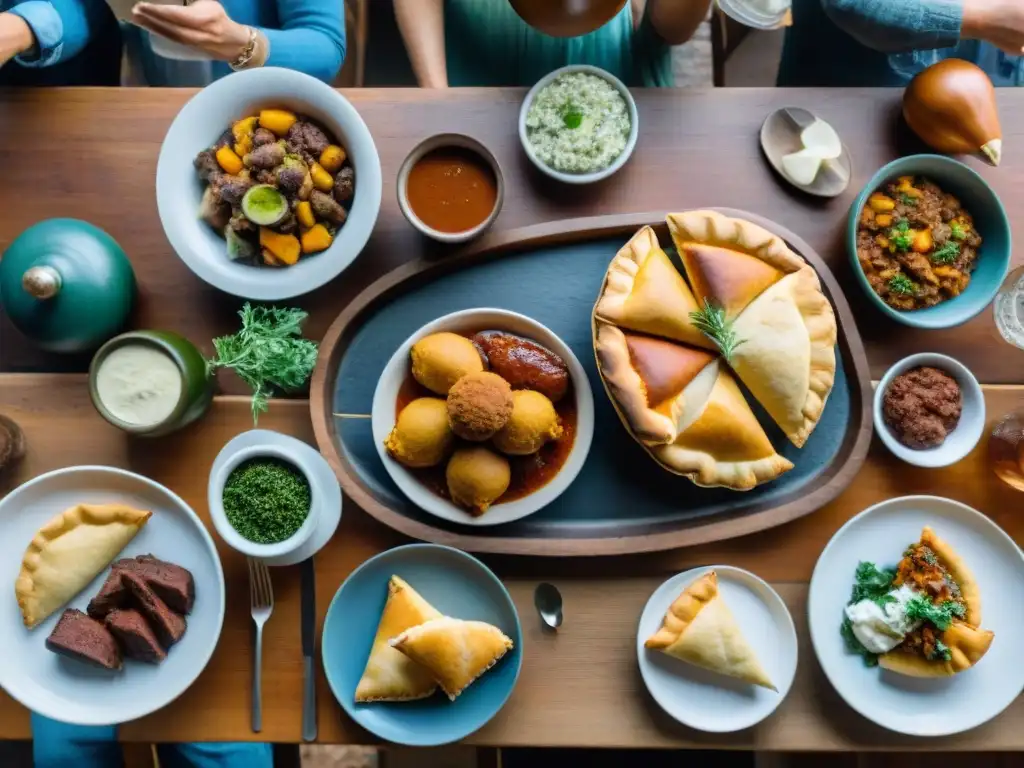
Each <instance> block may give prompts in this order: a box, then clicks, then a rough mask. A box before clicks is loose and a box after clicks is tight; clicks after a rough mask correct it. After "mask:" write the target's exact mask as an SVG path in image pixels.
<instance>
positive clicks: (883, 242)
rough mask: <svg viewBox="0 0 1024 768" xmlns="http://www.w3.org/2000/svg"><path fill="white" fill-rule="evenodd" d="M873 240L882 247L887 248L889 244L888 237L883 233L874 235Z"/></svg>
mask: <svg viewBox="0 0 1024 768" xmlns="http://www.w3.org/2000/svg"><path fill="white" fill-rule="evenodd" d="M875 242H876V243H878V244H879V245H880V246H882V247H883V248H888V247H889V245H890V243H889V238H888V237H886V236H885V235H876V236H875Z"/></svg>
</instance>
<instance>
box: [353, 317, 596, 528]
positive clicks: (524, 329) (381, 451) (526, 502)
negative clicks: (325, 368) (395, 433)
mask: <svg viewBox="0 0 1024 768" xmlns="http://www.w3.org/2000/svg"><path fill="white" fill-rule="evenodd" d="M485 330H498V331H507V332H508V333H514V334H516V335H518V336H523V337H525V338H527V339H531V340H532V341H535V342H537V343H538V344H540V345H541V346H544V347H547V348H548V349H549V350H551V351H552V352H554V353H555V354H556V355H558V356H559V357H561V358H562V360H564V361H565V364H566V366H567V367H568V368H569V376H570V377H571V379H572V391H573V396H574V397H575V398H576V438H575V440H574V441H573V446H572V450H571V451H570V452H569V457H568V458H567V459H566V460H565V464H564V465H563V466H562V469H561V470H560V471H559V472H558V474H556V475H555V476H554V478H552V480H551V481H550V482H549V483H547V484H546V485H544V486H541V487H540V488H538V489H537V490H536V491H534V492H533V493H531V494H529V495H528V496H524V497H523V498H521V499H516V500H515V501H509V502H504V503H501V504H495V505H494V506H492V507H491V508H490V509H488V510H487V512H485V513H484V514H482V515H480V516H479V517H476V516H474V515H471V514H470V513H469V512H467V511H466V510H464V509H463V508H462V507H459V506H458V505H456V504H453V503H452V502H451V501H449V500H448V499H444V498H441V497H440V496H438V495H437V494H435V493H434V492H433V491H431V490H430V489H429V488H427V487H426V486H424V485H423V484H422V483H421V482H420V481H419V480H417V479H416V477H415V476H414V475H413V474H412V473H411V472H410V471H409V470H408V469H406V468H405V467H404V466H402V464H400V463H399V462H397V461H395V460H394V459H393V458H391V456H390V455H388V452H387V449H386V448H385V447H384V441H385V439H387V436H388V434H390V432H391V430H392V428H393V427H394V426H395V403H397V402H398V391H399V389H400V388H401V386H402V383H403V382H404V381H405V380H406V377H407V376H408V374H409V367H410V363H409V350H410V349H412V345H413V344H415V343H416V342H417V341H419V340H420V339H422V338H423V337H424V336H428V335H430V334H431V333H438V332H440V331H452V332H454V333H460V332H463V333H464V332H476V331H485ZM370 420H371V430H372V431H373V442H374V443H375V444H376V446H377V453H378V455H379V456H380V460H381V461H382V462H384V468H385V469H386V470H387V472H388V474H389V475H391V479H392V480H394V482H395V485H397V486H398V488H399V490H401V491H402V493H404V494H405V495H406V496H407V497H409V499H410V501H412V502H413V504H415V505H416V506H418V507H420V508H421V509H423V510H426V511H427V512H430V513H431V514H432V515H437V516H438V517H440V518H442V519H444V520H449V521H451V522H453V523H461V524H462V525H473V526H486V525H500V524H501V523H510V522H512V521H513V520H520V519H522V518H524V517H526V516H527V515H532V514H533V513H534V512H536V511H538V510H539V509H541V508H543V507H545V506H547V505H548V504H550V503H551V502H552V501H554V500H555V499H557V498H558V497H559V496H560V495H561V494H562V492H563V491H565V489H566V488H568V487H569V486H570V485H571V484H572V481H573V480H575V479H576V475H578V474H579V471H580V470H581V469H582V468H583V463H584V462H585V461H586V460H587V454H588V453H589V452H590V443H591V442H592V441H593V439H594V394H593V392H592V391H591V389H590V381H589V380H588V379H587V374H586V371H584V370H583V366H582V365H580V361H579V360H578V359H577V358H576V355H575V354H574V353H573V351H572V350H571V349H570V348H569V345H568V344H566V343H565V342H564V341H562V340H561V339H560V338H559V337H558V336H557V335H555V333H554V332H552V331H551V330H550V329H549V328H547V326H544V325H541V324H540V323H538V322H537V321H536V320H532V319H530V318H529V317H526V316H525V315H520V314H518V313H517V312H509V311H508V310H505V309H489V308H481V309H466V310H462V311H461V312H453V313H452V314H450V315H445V316H443V317H439V318H438V319H437V320H434V321H433V322H431V323H427V324H426V325H425V326H423V327H422V328H420V329H419V330H418V331H416V332H415V333H414V334H413V335H412V336H410V337H409V338H408V339H406V340H405V341H404V342H402V345H401V346H400V347H399V348H398V349H397V350H396V351H395V354H393V355H392V356H391V359H390V360H388V364H387V365H386V366H384V371H383V372H382V373H381V375H380V379H379V380H378V382H377V388H376V390H374V393H373V405H372V406H371V416H370Z"/></svg>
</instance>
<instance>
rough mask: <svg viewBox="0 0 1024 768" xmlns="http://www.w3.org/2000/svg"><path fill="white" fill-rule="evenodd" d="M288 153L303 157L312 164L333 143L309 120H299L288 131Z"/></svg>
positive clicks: (286, 138)
mask: <svg viewBox="0 0 1024 768" xmlns="http://www.w3.org/2000/svg"><path fill="white" fill-rule="evenodd" d="M285 142H286V143H287V145H288V151H289V152H294V153H295V154H297V155H302V159H303V160H305V161H306V162H307V163H311V162H313V161H314V160H317V159H318V158H319V157H320V153H321V152H323V151H324V150H325V149H327V145H328V144H330V143H331V141H330V139H328V138H327V134H326V133H324V132H323V131H322V130H320V128H319V127H318V126H316V125H314V124H313V123H311V122H309V121H308V120H298V121H296V122H295V123H294V124H293V125H292V127H291V128H289V129H288V135H287V136H286V137H285Z"/></svg>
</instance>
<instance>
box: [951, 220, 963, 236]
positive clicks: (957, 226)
mask: <svg viewBox="0 0 1024 768" xmlns="http://www.w3.org/2000/svg"><path fill="white" fill-rule="evenodd" d="M949 236H950V237H952V238H953V239H954V240H966V239H967V230H966V229H964V228H963V225H962V224H961V223H960V222H959V221H954V222H953V223H952V224H950V225H949Z"/></svg>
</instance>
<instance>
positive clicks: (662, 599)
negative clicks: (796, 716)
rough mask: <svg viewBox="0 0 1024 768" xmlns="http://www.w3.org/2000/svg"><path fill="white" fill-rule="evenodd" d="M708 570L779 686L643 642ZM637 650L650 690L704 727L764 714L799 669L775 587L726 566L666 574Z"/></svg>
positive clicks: (677, 714) (747, 721)
mask: <svg viewBox="0 0 1024 768" xmlns="http://www.w3.org/2000/svg"><path fill="white" fill-rule="evenodd" d="M708 571H715V572H716V573H717V574H718V589H719V592H720V593H721V595H722V599H724V600H725V602H726V603H727V604H728V606H729V609H730V610H731V611H732V613H733V615H734V616H735V617H736V621H737V622H739V625H740V629H741V630H742V631H743V636H744V637H745V638H747V640H748V641H750V643H751V644H752V645H753V646H754V649H755V651H756V652H757V657H758V659H759V660H760V661H761V664H762V665H763V666H764V669H765V672H767V673H768V677H770V678H771V680H772V682H773V683H775V685H776V687H778V689H779V690H778V692H776V691H770V690H768V689H767V688H761V687H760V686H757V685H750V684H749V683H744V682H742V681H740V680H735V679H733V678H731V677H726V676H725V675H719V674H716V673H714V672H709V671H708V670H705V669H701V668H700V667H696V666H694V665H693V664H687V663H686V662H685V661H680V660H679V659H674V658H672V657H671V656H667V655H666V654H664V653H662V652H661V651H652V650H648V649H647V648H644V642H645V641H646V640H647V638H648V637H650V636H651V635H653V634H654V633H655V632H657V631H658V629H659V628H660V627H661V621H662V619H663V618H664V617H665V611H667V610H668V607H669V606H670V605H672V603H673V602H674V601H675V599H676V598H677V597H679V595H680V594H681V593H682V591H683V590H684V589H685V588H686V587H687V586H689V585H690V584H692V583H693V582H694V581H696V580H697V579H698V578H699V577H700V576H703V575H704V574H705V573H707V572H708ZM636 657H637V661H638V662H639V664H640V675H641V677H643V680H644V685H646V686H647V690H648V691H650V693H651V696H653V697H654V700H655V701H656V702H658V705H659V706H660V707H661V708H662V709H663V710H665V712H667V713H668V714H669V715H670V716H672V717H673V718H674V719H676V720H678V721H679V722H680V723H682V724H683V725H688V726H690V727H691V728H696V729H698V730H701V731H709V732H712V733H726V732H729V731H739V730H742V729H743V728H749V727H750V726H752V725H756V724H757V723H759V722H761V721H762V720H764V719H765V718H766V717H768V715H770V714H771V713H772V712H774V711H775V708H776V707H778V706H779V704H781V703H782V700H783V699H784V698H786V694H787V693H789V689H790V686H792V685H793V677H794V675H796V659H797V642H796V629H795V628H794V627H793V617H792V616H790V615H789V609H788V608H786V604H785V603H784V602H783V601H782V598H781V597H779V595H778V593H777V592H776V591H775V590H774V589H772V588H771V587H770V586H768V584H766V583H765V582H764V581H763V580H762V579H760V578H758V577H757V576H755V575H754V574H752V573H750V572H749V571H744V570H742V569H740V568H734V567H732V566H731V565H711V566H707V567H701V568H693V569H691V570H689V571H686V572H684V573H680V574H679V575H677V576H673V577H672V578H671V579H669V580H668V581H666V582H665V583H664V584H662V585H661V586H660V587H658V589H657V590H655V592H654V594H653V595H651V598H650V600H648V601H647V605H646V606H644V612H643V614H642V615H641V616H640V628H639V630H638V631H637V636H636Z"/></svg>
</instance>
